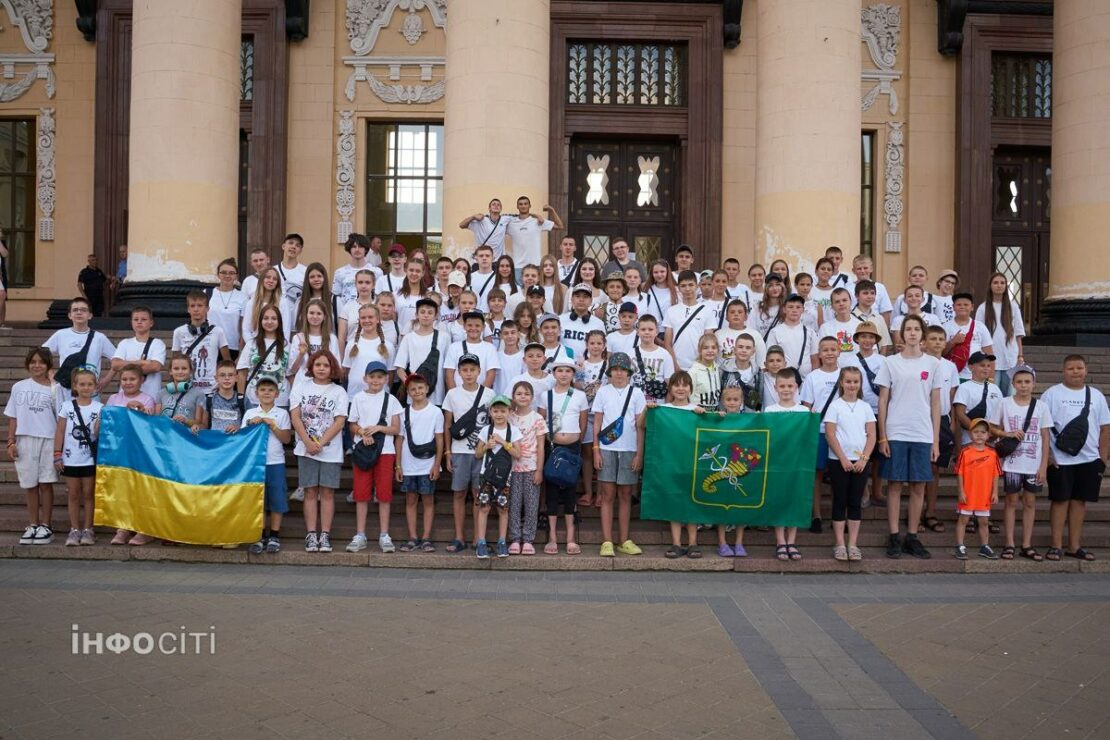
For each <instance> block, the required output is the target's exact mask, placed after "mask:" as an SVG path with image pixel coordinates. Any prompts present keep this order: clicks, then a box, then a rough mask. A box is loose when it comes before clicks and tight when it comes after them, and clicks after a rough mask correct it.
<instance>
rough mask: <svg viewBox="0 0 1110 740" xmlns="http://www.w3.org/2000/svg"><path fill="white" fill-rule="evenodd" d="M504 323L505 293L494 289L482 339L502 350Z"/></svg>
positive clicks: (490, 297) (490, 294)
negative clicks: (502, 326)
mask: <svg viewBox="0 0 1110 740" xmlns="http://www.w3.org/2000/svg"><path fill="white" fill-rule="evenodd" d="M506 259H509V258H506ZM504 323H505V291H503V290H501V289H500V288H494V289H493V290H491V291H490V292H489V313H488V314H486V326H485V328H484V329H483V330H482V339H483V340H485V341H487V342H491V343H492V344H493V346H494V347H496V348H498V349H500V347H501V325H502V324H504Z"/></svg>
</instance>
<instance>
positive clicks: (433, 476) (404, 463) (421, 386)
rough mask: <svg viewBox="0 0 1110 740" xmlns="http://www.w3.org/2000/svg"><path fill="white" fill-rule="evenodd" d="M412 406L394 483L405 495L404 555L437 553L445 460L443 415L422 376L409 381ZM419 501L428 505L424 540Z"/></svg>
mask: <svg viewBox="0 0 1110 740" xmlns="http://www.w3.org/2000/svg"><path fill="white" fill-rule="evenodd" d="M405 393H406V395H408V399H409V404H408V406H406V407H405V409H404V412H403V413H402V417H401V418H402V422H403V423H402V425H401V458H400V461H399V463H398V464H397V465H396V466H395V471H394V472H395V475H394V480H396V481H397V482H398V483H400V484H401V492H402V493H404V494H405V521H406V523H407V524H408V528H409V539H408V542H406V543H405V544H403V545H401V552H412V551H414V550H420V551H422V552H435V551H436V546H435V545H433V544H432V524H433V523H434V521H435V514H436V502H435V487H436V481H437V480H438V479H439V469H440V463H441V462H442V460H443V413H442V412H441V411H440V410H439V409H438V408H436V407H435V406H433V405H432V404H431V403H429V402H428V381H427V380H425V379H424V376H422V375H420V374H419V373H410V374H409V375H408V377H406V378H405ZM417 501H423V502H424V536H423V537H418V536H417V534H416V506H417Z"/></svg>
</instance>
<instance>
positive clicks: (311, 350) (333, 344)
mask: <svg viewBox="0 0 1110 740" xmlns="http://www.w3.org/2000/svg"><path fill="white" fill-rule="evenodd" d="M323 344H324V338H323V337H322V336H321V335H319V334H310V335H308V337H305V335H304V334H297V335H296V336H295V337H293V341H292V342H291V343H290V344H289V367H288V368H287V372H289V373H290V375H291V377H292V382H291V384H290V385H291V387H292V388H296V387H297V386H299V385H303V384H304V383H311V382H312V378H310V377H309V367H308V358H309V357H312V355H314V354H315V353H316V352H318V351H320V348H321V347H322V346H323ZM302 346H307V347H308V349H307V350H306V351H305V353H304V358H303V359H302V360H301V365H300V367H298V368H297V369H296V371H295V372H294V371H293V362H294V361H295V360H296V357H297V353H298V352H300V351H301V347H302ZM328 351H329V352H331V353H332V355H333V356H335V357H339V340H338V339H336V337H335V335H334V334H332V333H331V332H328Z"/></svg>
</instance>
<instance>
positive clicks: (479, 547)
mask: <svg viewBox="0 0 1110 740" xmlns="http://www.w3.org/2000/svg"><path fill="white" fill-rule="evenodd" d="M474 553H475V554H476V555H477V556H478V559H479V560H489V545H487V544H486V541H485V540H478V544H476V545H475V546H474Z"/></svg>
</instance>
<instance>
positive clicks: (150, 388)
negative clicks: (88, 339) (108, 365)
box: [113, 337, 166, 398]
mask: <svg viewBox="0 0 1110 740" xmlns="http://www.w3.org/2000/svg"><path fill="white" fill-rule="evenodd" d="M145 346H146V340H143V341H142V342H140V341H139V340H138V339H135V337H128V338H127V339H124V340H123V341H121V342H120V343H119V346H118V347H116V353H115V355H114V356H113V359H116V360H126V361H127V362H135V363H138V361H139V359H140V358H141V357H142V356H143V347H145ZM146 359H147V360H149V361H150V362H160V363H162V367H163V369H165V367H166V343H165V342H163V341H162V340H161V339H159V338H158V337H154V338H153V340H152V341H151V343H150V351H148V352H147V354H146ZM141 388H142V391H143V393H145V394H147V395H148V396H150V397H151V398H158V392H159V391H161V390H162V373H160V372H159V373H150V374H149V375H146V376H145V377H144V378H143V384H142V387H141Z"/></svg>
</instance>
